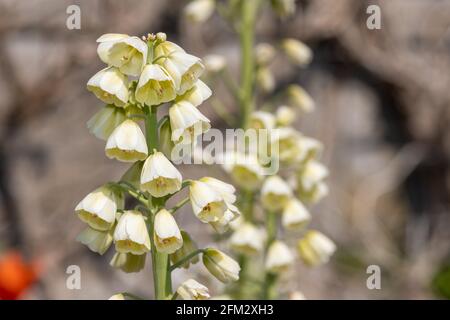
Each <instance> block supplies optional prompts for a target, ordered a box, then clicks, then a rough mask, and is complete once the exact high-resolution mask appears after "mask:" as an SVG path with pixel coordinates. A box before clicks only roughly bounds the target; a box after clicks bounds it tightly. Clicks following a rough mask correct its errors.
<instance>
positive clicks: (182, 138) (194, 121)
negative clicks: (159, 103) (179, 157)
mask: <svg viewBox="0 0 450 320" xmlns="http://www.w3.org/2000/svg"><path fill="white" fill-rule="evenodd" d="M169 117H170V126H171V128H172V141H173V142H175V143H183V144H190V143H195V141H196V139H197V136H199V135H201V134H203V133H204V132H206V131H208V130H209V128H211V125H210V124H209V119H208V118H206V117H205V116H204V115H203V114H202V113H201V112H200V111H199V110H198V109H197V108H196V107H194V106H193V105H192V104H190V103H189V102H187V101H179V102H177V103H175V104H174V105H172V106H171V107H170V109H169Z"/></svg>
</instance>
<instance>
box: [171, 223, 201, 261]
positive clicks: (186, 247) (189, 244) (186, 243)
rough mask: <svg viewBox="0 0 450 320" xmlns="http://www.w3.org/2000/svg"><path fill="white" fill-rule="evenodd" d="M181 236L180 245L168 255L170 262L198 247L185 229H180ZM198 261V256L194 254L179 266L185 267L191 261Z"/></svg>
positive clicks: (180, 258) (179, 258)
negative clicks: (181, 243)
mask: <svg viewBox="0 0 450 320" xmlns="http://www.w3.org/2000/svg"><path fill="white" fill-rule="evenodd" d="M181 237H182V238H183V245H182V247H181V248H179V249H178V250H177V251H175V252H174V253H172V254H171V255H170V260H171V261H172V264H175V263H177V262H179V261H181V260H182V259H183V258H184V257H186V256H187V255H188V254H190V253H192V252H194V251H195V250H197V249H198V247H197V244H196V243H195V242H194V240H192V238H191V236H190V235H189V234H188V233H187V232H186V231H181ZM198 261H199V258H198V256H195V257H193V258H191V259H189V261H186V262H185V263H184V264H183V265H182V266H181V267H183V268H185V269H187V268H189V266H190V264H191V263H192V264H195V263H197V262H198Z"/></svg>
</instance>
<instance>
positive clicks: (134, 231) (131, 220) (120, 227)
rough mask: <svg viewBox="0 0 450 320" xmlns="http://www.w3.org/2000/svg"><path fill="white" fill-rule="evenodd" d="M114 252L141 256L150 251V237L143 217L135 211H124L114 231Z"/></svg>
mask: <svg viewBox="0 0 450 320" xmlns="http://www.w3.org/2000/svg"><path fill="white" fill-rule="evenodd" d="M114 242H115V244H116V251H117V252H120V253H131V254H134V255H141V254H144V253H146V252H148V251H150V237H149V235H148V230H147V225H146V223H145V219H144V216H143V215H142V214H141V213H140V212H139V211H135V210H128V211H125V212H124V213H123V214H122V215H121V216H120V218H119V222H118V223H117V226H116V230H115V231H114Z"/></svg>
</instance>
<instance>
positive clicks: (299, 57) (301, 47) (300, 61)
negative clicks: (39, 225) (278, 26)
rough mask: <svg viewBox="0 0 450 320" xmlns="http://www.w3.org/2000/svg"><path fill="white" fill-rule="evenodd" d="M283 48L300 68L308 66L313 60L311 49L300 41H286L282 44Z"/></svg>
mask: <svg viewBox="0 0 450 320" xmlns="http://www.w3.org/2000/svg"><path fill="white" fill-rule="evenodd" d="M281 47H282V48H283V50H284V53H286V55H287V57H288V58H289V59H290V60H291V61H292V62H293V63H294V64H296V65H298V66H301V67H303V66H305V65H308V64H309V63H310V62H311V60H312V58H313V53H312V51H311V49H310V48H309V47H308V46H307V45H306V44H304V43H303V42H301V41H299V40H296V39H284V40H283V41H282V42H281Z"/></svg>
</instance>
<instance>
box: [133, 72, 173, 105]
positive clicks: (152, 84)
mask: <svg viewBox="0 0 450 320" xmlns="http://www.w3.org/2000/svg"><path fill="white" fill-rule="evenodd" d="M135 97H136V101H138V102H140V103H143V104H147V105H149V106H154V105H159V104H161V103H164V102H169V101H172V100H173V99H175V97H176V92H175V83H174V81H173V79H172V78H171V76H170V75H169V73H168V72H167V71H166V70H165V69H164V68H163V67H161V66H160V65H158V64H147V65H145V67H144V70H143V71H142V73H141V76H140V77H139V81H138V84H137V87H136V91H135Z"/></svg>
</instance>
